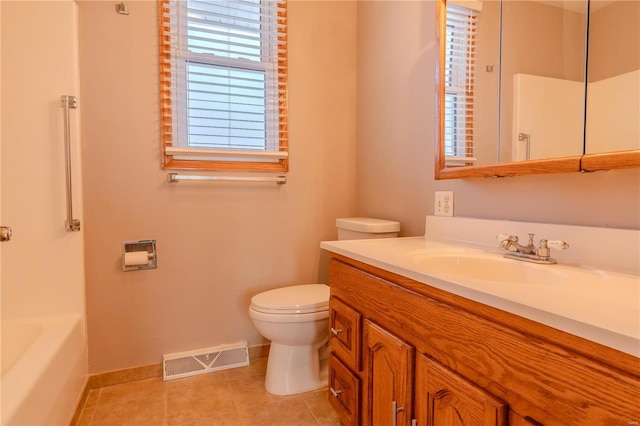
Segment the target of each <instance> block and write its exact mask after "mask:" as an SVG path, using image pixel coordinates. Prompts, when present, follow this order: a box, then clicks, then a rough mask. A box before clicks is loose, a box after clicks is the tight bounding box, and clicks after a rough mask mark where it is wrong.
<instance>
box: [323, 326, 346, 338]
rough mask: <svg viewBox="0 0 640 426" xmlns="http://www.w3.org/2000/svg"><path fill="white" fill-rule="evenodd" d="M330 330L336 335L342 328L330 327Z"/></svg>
mask: <svg viewBox="0 0 640 426" xmlns="http://www.w3.org/2000/svg"><path fill="white" fill-rule="evenodd" d="M325 330H326V328H325ZM331 332H332V333H333V335H334V336H337V335H338V334H340V333H342V329H341V328H339V329H337V330H336V329H335V328H333V327H331Z"/></svg>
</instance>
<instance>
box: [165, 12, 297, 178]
mask: <svg viewBox="0 0 640 426" xmlns="http://www.w3.org/2000/svg"><path fill="white" fill-rule="evenodd" d="M159 4H160V92H161V111H162V154H163V167H164V168H173V169H200V170H238V171H287V170H288V133H287V132H288V125H287V22H286V15H287V14H286V0H159Z"/></svg>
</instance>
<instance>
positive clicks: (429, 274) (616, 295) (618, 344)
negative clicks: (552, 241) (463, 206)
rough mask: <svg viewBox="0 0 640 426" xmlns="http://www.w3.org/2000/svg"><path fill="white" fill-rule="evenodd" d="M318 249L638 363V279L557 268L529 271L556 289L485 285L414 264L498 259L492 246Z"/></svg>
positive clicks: (399, 242)
mask: <svg viewBox="0 0 640 426" xmlns="http://www.w3.org/2000/svg"><path fill="white" fill-rule="evenodd" d="M321 247H322V248H323V249H325V250H328V251H330V252H333V253H337V254H340V255H343V256H347V257H350V258H352V259H355V260H358V261H360V262H364V263H366V264H369V265H372V266H375V267H377V268H380V269H383V270H386V271H389V272H393V273H395V274H398V275H402V276H404V277H407V278H411V279H413V280H415V281H418V282H421V283H424V284H428V285H430V286H432V287H435V288H439V289H441V290H445V291H448V292H450V293H453V294H456V295H459V296H462V297H465V298H468V299H471V300H474V301H477V302H480V303H484V304H486V305H489V306H492V307H495V308H498V309H501V310H504V311H506V312H510V313H512V314H516V315H519V316H521V317H524V318H528V319H531V320H533V321H536V322H539V323H542V324H545V325H548V326H550V327H553V328H556V329H559V330H562V331H565V332H567V333H570V334H573V335H576V336H580V337H582V338H585V339H588V340H591V341H594V342H597V343H600V344H602V345H605V346H608V347H611V348H614V349H617V350H619V351H622V352H625V353H628V354H631V355H633V356H636V357H640V280H639V277H638V275H635V274H626V273H619V272H610V271H603V270H598V269H589V268H584V267H579V266H577V265H575V264H570V265H563V264H561V263H560V264H557V265H533V266H532V267H535V268H554V269H553V271H554V273H558V274H561V275H562V276H563V277H567V279H566V280H564V281H563V282H562V283H553V284H547V283H539V284H538V283H536V284H521V283H513V284H512V283H504V282H489V281H486V280H484V281H482V280H474V279H469V278H464V277H456V276H451V275H447V274H443V273H438V272H433V271H429V270H425V268H424V267H423V266H421V265H419V264H417V263H416V262H415V259H416V258H419V257H420V256H421V255H424V254H425V253H430V252H443V253H446V252H451V251H452V250H456V251H459V250H460V249H461V248H462V249H465V250H469V251H470V252H473V253H479V254H481V255H486V256H496V257H501V256H502V252H500V250H498V248H497V245H495V248H494V247H491V246H487V245H486V244H475V243H472V242H459V241H456V242H447V241H431V240H428V239H427V238H426V237H405V238H388V239H372V240H349V241H324V242H322V243H321ZM514 262H517V261H516V260H514Z"/></svg>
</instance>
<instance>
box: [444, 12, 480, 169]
mask: <svg viewBox="0 0 640 426" xmlns="http://www.w3.org/2000/svg"><path fill="white" fill-rule="evenodd" d="M476 26H477V14H476V12H475V11H474V10H471V9H468V8H465V7H461V6H457V5H454V4H451V3H447V28H446V55H445V70H444V83H445V101H444V108H445V112H444V127H445V131H444V148H445V158H446V160H447V162H448V163H449V164H450V165H455V163H452V160H454V159H459V160H461V161H460V165H465V164H466V163H470V162H473V161H474V160H475V158H474V154H473V137H474V136H473V105H474V103H473V92H474V67H475V51H474V49H475V34H476V29H477V28H476Z"/></svg>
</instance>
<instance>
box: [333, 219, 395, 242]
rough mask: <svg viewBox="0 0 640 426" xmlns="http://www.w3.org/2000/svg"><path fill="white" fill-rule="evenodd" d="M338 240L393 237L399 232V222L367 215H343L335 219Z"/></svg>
mask: <svg viewBox="0 0 640 426" xmlns="http://www.w3.org/2000/svg"><path fill="white" fill-rule="evenodd" d="M336 227H337V228H338V239H339V240H364V239H369V238H395V237H397V236H398V232H400V222H396V221H393V220H384V219H373V218H369V217H345V218H340V219H336Z"/></svg>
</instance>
